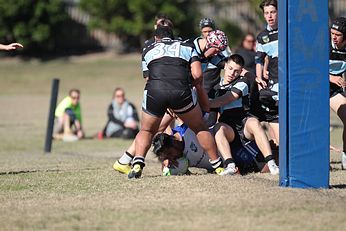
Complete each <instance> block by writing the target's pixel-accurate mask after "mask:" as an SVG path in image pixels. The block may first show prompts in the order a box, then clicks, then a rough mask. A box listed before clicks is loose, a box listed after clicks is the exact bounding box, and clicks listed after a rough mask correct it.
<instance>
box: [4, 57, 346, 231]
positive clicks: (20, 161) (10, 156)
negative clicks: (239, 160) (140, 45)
mask: <svg viewBox="0 0 346 231" xmlns="http://www.w3.org/2000/svg"><path fill="white" fill-rule="evenodd" d="M52 77H60V78H61V90H60V95H59V99H61V98H62V97H63V96H64V95H65V94H66V92H67V91H68V89H69V88H70V87H75V86H77V87H79V88H81V90H82V109H83V113H84V122H85V129H86V132H87V134H88V135H93V134H95V133H96V132H97V131H98V130H99V129H101V127H102V126H103V125H104V122H105V119H106V106H107V104H108V103H109V101H110V97H111V94H112V90H113V88H114V87H115V86H123V87H124V88H125V89H126V91H127V95H128V98H130V99H131V100H132V101H133V102H135V104H136V105H137V106H139V105H140V100H141V95H142V89H143V81H142V78H141V73H140V57H139V56H138V55H130V56H121V57H119V56H114V55H113V56H110V57H109V56H107V57H103V56H101V57H98V58H96V59H95V58H90V57H88V58H87V59H82V58H71V59H68V60H56V61H51V62H46V63H40V62H36V61H32V62H21V61H11V60H10V61H7V60H5V61H4V62H2V63H1V64H0V105H1V108H2V109H1V110H0V118H1V120H0V227H1V228H0V229H1V230H110V229H113V230H231V229H235V230H264V229H265V230H344V227H346V215H345V207H346V171H341V170H340V161H339V159H340V156H339V155H338V154H336V153H332V155H331V159H332V167H333V171H332V172H331V185H332V186H333V187H332V188H331V189H329V190H299V189H288V188H280V187H278V186H277V185H278V177H276V176H271V175H269V174H249V175H247V176H243V177H242V176H233V177H218V176H215V175H210V174H204V172H203V171H200V170H196V169H193V172H194V174H193V175H191V176H179V177H166V178H163V177H161V176H160V170H159V168H160V167H159V163H158V162H157V161H156V160H155V159H154V158H153V156H151V155H149V156H148V161H147V167H146V168H145V171H144V176H143V178H142V179H140V180H134V181H129V180H127V178H126V176H124V175H121V174H118V173H116V172H114V171H113V170H112V168H111V165H112V163H113V161H114V160H115V158H116V157H118V156H120V155H121V153H122V152H123V151H124V149H125V148H126V147H127V146H128V145H129V144H130V142H129V141H124V140H119V139H118V140H116V139H114V140H103V141H99V140H83V141H81V142H77V143H63V142H54V144H53V153H52V154H49V155H44V154H43V151H42V149H43V142H44V134H45V129H46V123H47V121H46V117H47V113H48V103H49V92H50V81H51V78H52ZM332 119H333V122H335V123H336V124H338V123H339V122H338V120H337V119H335V117H334V116H333V117H332ZM340 136H341V129H340V128H339V127H336V128H335V129H334V130H333V132H332V136H331V140H332V143H333V144H334V145H336V146H340V144H341V142H340Z"/></svg>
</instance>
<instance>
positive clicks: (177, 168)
mask: <svg viewBox="0 0 346 231" xmlns="http://www.w3.org/2000/svg"><path fill="white" fill-rule="evenodd" d="M217 126H218V129H215V130H214V131H222V134H219V135H221V136H223V139H225V141H226V142H225V143H222V146H224V147H221V146H219V144H217V147H218V149H219V150H223V149H226V148H227V149H232V153H233V156H234V161H235V162H236V163H237V166H238V167H239V168H236V171H229V172H227V174H228V175H233V174H235V173H238V172H239V173H240V174H247V173H250V172H259V171H266V170H265V169H266V168H264V166H265V163H264V159H263V156H262V155H261V154H260V152H259V149H258V148H257V146H256V144H255V142H254V141H251V142H248V143H247V144H242V143H241V142H239V140H235V136H234V132H233V129H232V128H231V127H230V126H228V125H226V124H223V123H219V124H218V125H217ZM232 134H233V135H232ZM217 139H218V138H217V137H215V140H216V141H217ZM220 141H221V140H220ZM153 152H154V154H155V155H156V156H157V157H158V159H159V160H160V161H161V162H162V174H163V175H164V176H169V175H183V174H189V173H190V171H189V169H188V168H189V167H195V168H202V169H206V170H207V171H208V172H212V171H213V168H212V166H211V164H210V163H209V161H208V155H207V154H206V152H205V151H204V150H203V148H202V147H201V146H200V144H199V142H198V140H197V138H196V135H195V133H194V132H193V131H191V129H189V128H188V127H187V126H186V125H185V124H182V125H179V126H177V127H175V128H174V129H173V132H172V133H171V135H169V134H167V133H159V134H157V135H156V136H155V137H154V139H153ZM220 154H221V155H222V153H221V152H220ZM222 157H223V158H224V156H222ZM226 171H227V169H225V172H226Z"/></svg>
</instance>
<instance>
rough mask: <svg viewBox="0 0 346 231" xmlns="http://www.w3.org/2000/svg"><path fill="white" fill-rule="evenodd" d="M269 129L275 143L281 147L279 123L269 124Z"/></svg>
mask: <svg viewBox="0 0 346 231" xmlns="http://www.w3.org/2000/svg"><path fill="white" fill-rule="evenodd" d="M269 129H270V130H271V132H272V135H273V138H274V142H275V144H276V145H279V143H280V133H279V123H272V122H270V123H269Z"/></svg>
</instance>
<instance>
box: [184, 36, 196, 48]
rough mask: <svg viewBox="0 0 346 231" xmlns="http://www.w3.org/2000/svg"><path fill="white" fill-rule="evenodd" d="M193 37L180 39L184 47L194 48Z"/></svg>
mask: <svg viewBox="0 0 346 231" xmlns="http://www.w3.org/2000/svg"><path fill="white" fill-rule="evenodd" d="M194 40H195V39H194V38H189V39H185V40H183V41H181V44H183V45H184V46H186V47H191V48H193V49H196V45H195V43H194Z"/></svg>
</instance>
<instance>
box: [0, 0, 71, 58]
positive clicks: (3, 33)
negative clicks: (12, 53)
mask: <svg viewBox="0 0 346 231" xmlns="http://www.w3.org/2000/svg"><path fill="white" fill-rule="evenodd" d="M67 18H68V17H67V15H66V13H65V11H64V8H63V5H62V3H61V1H60V0H37V1H28V0H16V1H15V2H14V1H8V0H0V42H1V43H10V42H15V41H16V42H20V43H22V44H24V46H25V50H24V51H25V52H37V53H40V52H43V51H52V50H54V48H55V45H56V41H57V39H58V37H59V33H60V31H61V30H62V29H63V28H62V25H63V23H64V21H66V19H67Z"/></svg>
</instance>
